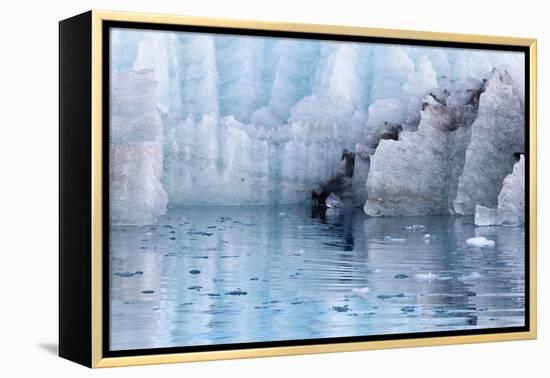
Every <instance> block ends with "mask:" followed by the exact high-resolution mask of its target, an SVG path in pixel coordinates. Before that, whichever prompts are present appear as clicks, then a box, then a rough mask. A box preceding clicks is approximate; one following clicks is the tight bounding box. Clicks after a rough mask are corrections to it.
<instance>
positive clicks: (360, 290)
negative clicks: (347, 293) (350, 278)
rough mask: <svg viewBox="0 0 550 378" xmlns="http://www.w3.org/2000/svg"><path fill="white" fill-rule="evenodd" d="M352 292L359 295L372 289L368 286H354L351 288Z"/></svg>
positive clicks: (365, 293)
mask: <svg viewBox="0 0 550 378" xmlns="http://www.w3.org/2000/svg"><path fill="white" fill-rule="evenodd" d="M351 292H352V293H354V294H357V295H361V296H362V295H367V294H368V293H369V292H370V289H369V288H368V287H366V286H365V287H354V288H353V289H351Z"/></svg>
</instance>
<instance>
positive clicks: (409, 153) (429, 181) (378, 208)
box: [365, 83, 481, 216]
mask: <svg viewBox="0 0 550 378" xmlns="http://www.w3.org/2000/svg"><path fill="white" fill-rule="evenodd" d="M471 84H473V85H472V86H471V87H469V88H467V89H466V90H459V89H456V90H455V89H454V88H453V89H447V88H444V89H442V90H441V89H439V90H435V89H434V90H433V91H432V92H430V93H429V94H428V95H427V96H426V97H424V99H423V102H422V104H421V110H420V123H419V125H418V128H417V129H416V130H403V126H402V124H399V123H390V122H387V121H385V123H384V124H383V126H382V127H381V128H379V129H378V130H379V133H378V134H376V137H378V138H379V139H380V140H379V142H378V146H377V147H376V149H375V151H374V154H373V155H372V156H371V166H370V171H369V175H368V179H367V192H368V193H367V194H368V199H367V201H366V203H365V212H366V213H367V214H368V215H371V216H381V215H385V216H395V215H420V214H422V215H434V214H447V213H448V212H449V210H452V206H451V201H452V199H453V198H454V196H455V195H456V186H457V184H458V176H459V175H460V173H461V167H462V166H463V164H464V154H465V150H466V148H467V146H468V144H469V143H470V124H471V122H472V121H473V118H474V117H475V113H476V111H477V108H476V106H475V103H476V102H477V96H478V95H479V89H480V87H481V83H471Z"/></svg>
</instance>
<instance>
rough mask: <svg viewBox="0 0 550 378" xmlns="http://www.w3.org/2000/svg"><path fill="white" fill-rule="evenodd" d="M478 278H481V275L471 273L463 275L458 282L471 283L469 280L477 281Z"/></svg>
mask: <svg viewBox="0 0 550 378" xmlns="http://www.w3.org/2000/svg"><path fill="white" fill-rule="evenodd" d="M478 278H481V274H479V273H478V272H472V273H469V274H464V275H462V276H460V277H458V280H459V281H471V280H477V279H478Z"/></svg>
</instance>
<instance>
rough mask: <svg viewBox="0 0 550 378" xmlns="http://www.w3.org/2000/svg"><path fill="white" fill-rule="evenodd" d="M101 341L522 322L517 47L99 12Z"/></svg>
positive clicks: (251, 338) (221, 339)
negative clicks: (142, 20)
mask: <svg viewBox="0 0 550 378" xmlns="http://www.w3.org/2000/svg"><path fill="white" fill-rule="evenodd" d="M109 82H110V86H109V95H110V97H109V115H110V118H109V127H108V131H109V219H110V226H109V264H110V271H109V286H110V287H109V303H108V305H109V341H108V342H109V349H110V350H113V351H121V350H137V349H148V348H164V347H186V346H204V345H227V344H240V343H255V342H273V341H288V340H311V339H327V338H342V337H354V336H374V335H404V334H411V333H423V332H446V331H457V330H459V331H460V330H471V329H474V330H483V329H500V328H507V327H516V326H523V325H524V324H525V300H526V297H525V279H526V277H525V225H524V223H525V176H526V160H525V145H526V135H525V122H526V121H525V109H524V105H525V104H524V102H525V58H524V54H523V53H521V52H506V51H497V50H474V49H465V48H449V47H423V46H410V45H407V46H406V45H396V44H387V43H385V44H382V43H380V44H376V43H367V42H339V41H322V40H314V39H298V38H280V37H255V36H244V35H225V34H208V33H196V32H176V31H174V32H172V31H155V30H138V29H126V28H113V29H111V31H110V63H109Z"/></svg>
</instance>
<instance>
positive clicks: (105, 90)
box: [101, 20, 531, 358]
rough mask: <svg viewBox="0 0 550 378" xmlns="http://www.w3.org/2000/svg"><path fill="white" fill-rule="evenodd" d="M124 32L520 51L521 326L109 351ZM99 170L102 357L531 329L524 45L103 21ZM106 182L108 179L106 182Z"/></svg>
mask: <svg viewBox="0 0 550 378" xmlns="http://www.w3.org/2000/svg"><path fill="white" fill-rule="evenodd" d="M111 28H125V29H138V30H152V31H171V32H178V31H179V32H195V33H213V34H226V35H227V34H229V35H241V36H257V37H278V38H297V39H314V40H328V41H339V42H364V43H379V44H395V45H408V46H426V47H448V48H462V49H479V50H497V51H504V52H512V51H515V52H523V54H524V62H525V104H524V106H525V165H526V171H525V236H526V237H525V250H524V254H525V277H524V288H525V292H524V303H525V310H524V313H525V319H524V326H519V327H498V328H483V329H469V330H454V331H431V332H414V333H402V334H382V335H369V336H347V337H331V338H316V339H303V340H278V341H265V342H263V341H262V342H247V343H232V344H214V345H193V346H179V347H160V348H145V349H130V350H116V351H113V350H110V349H109V342H110V316H109V314H110V276H111V275H110V255H109V251H110V247H109V230H110V223H109V211H110V209H109V179H108V177H109V120H110V101H109V98H110V96H109V80H110V69H111V66H110V33H109V32H110V29H111ZM101 48H102V51H103V54H102V66H103V70H102V72H103V74H102V78H101V79H102V84H103V85H102V98H101V101H102V108H103V114H102V125H103V126H102V148H103V156H102V170H103V177H104V179H103V185H102V186H103V187H102V191H103V196H102V198H103V200H102V202H103V203H102V207H103V219H102V229H103V246H104V250H103V258H102V260H103V261H102V271H103V274H102V277H103V278H102V302H103V310H102V324H103V326H102V344H103V345H102V357H103V358H109V357H130V356H141V355H159V354H172V353H193V352H209V351H221V350H237V349H256V348H272V347H289V346H307V345H319V344H325V345H330V344H339V343H351V342H365V341H386V340H409V339H425V338H433V337H449V336H467V335H488V334H502V333H516V332H529V330H530V329H531V328H530V327H531V324H530V318H531V316H530V314H531V303H530V292H531V285H530V251H531V250H530V235H531V234H530V202H531V201H530V194H529V193H530V190H529V188H530V132H529V131H530V112H531V108H530V104H531V99H530V89H531V83H530V54H529V47H528V46H516V45H499V44H484V43H469V42H447V41H445V42H443V41H432V40H421V39H404V38H389V37H368V36H357V35H334V34H324V33H308V32H288V31H273V30H258V29H244V28H227V27H214V26H196V25H169V24H161V23H146V22H130V21H105V20H104V21H102V47H101ZM106 178H107V179H106Z"/></svg>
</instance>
